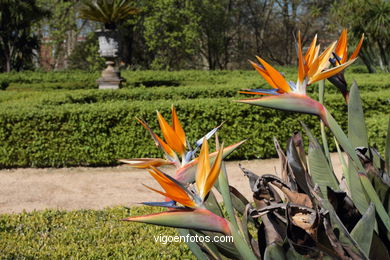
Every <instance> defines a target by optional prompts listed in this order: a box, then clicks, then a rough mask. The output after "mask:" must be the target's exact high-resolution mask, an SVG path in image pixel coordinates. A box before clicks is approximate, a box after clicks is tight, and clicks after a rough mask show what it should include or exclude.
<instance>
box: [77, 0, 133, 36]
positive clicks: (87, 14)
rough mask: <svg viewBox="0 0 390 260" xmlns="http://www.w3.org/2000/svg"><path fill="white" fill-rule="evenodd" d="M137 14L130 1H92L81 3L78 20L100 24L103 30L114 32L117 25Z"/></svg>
mask: <svg viewBox="0 0 390 260" xmlns="http://www.w3.org/2000/svg"><path fill="white" fill-rule="evenodd" d="M138 12H139V10H138V9H137V8H136V7H135V5H134V1H132V0H93V1H84V2H83V4H82V6H81V7H80V18H82V19H86V20H91V21H96V22H101V23H103V24H104V27H105V29H108V30H114V29H115V28H116V26H117V24H118V23H120V22H122V21H123V20H124V19H126V18H128V17H129V16H131V15H135V14H137V13H138Z"/></svg>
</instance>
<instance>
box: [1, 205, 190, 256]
mask: <svg viewBox="0 0 390 260" xmlns="http://www.w3.org/2000/svg"><path fill="white" fill-rule="evenodd" d="M150 212H151V210H150V209H149V208H146V207H132V208H124V207H118V208H110V209H105V210H98V211H95V210H78V211H68V212H66V211H58V210H46V211H39V212H36V211H34V212H31V213H26V212H24V213H19V214H2V215H0V251H1V257H2V258H5V259H15V258H17V259H20V258H39V259H41V258H51V259H59V258H74V257H76V258H85V259H91V258H115V259H125V258H159V259H172V258H186V259H194V257H193V255H192V254H191V252H190V250H189V249H188V247H187V246H186V245H185V244H184V243H167V244H162V243H156V242H155V238H154V236H159V235H167V236H169V235H171V236H174V235H176V232H175V231H174V230H171V229H168V228H163V227H156V226H154V227H153V226H149V227H143V226H139V225H137V224H130V225H129V223H125V222H122V221H118V220H120V219H122V218H125V217H127V216H129V215H138V214H147V213H150Z"/></svg>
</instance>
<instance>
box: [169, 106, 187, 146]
mask: <svg viewBox="0 0 390 260" xmlns="http://www.w3.org/2000/svg"><path fill="white" fill-rule="evenodd" d="M172 128H173V131H175V133H176V135H177V136H178V137H179V139H180V141H181V142H182V144H183V146H184V147H186V146H187V144H186V134H185V133H184V130H183V128H182V127H181V124H180V121H179V118H178V117H177V114H176V109H175V107H174V106H173V105H172Z"/></svg>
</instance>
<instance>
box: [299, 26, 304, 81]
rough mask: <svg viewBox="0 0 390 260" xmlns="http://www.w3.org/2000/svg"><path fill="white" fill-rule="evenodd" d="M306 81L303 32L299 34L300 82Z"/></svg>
mask: <svg viewBox="0 0 390 260" xmlns="http://www.w3.org/2000/svg"><path fill="white" fill-rule="evenodd" d="M304 79H305V66H304V63H303V56H302V42H301V31H299V32H298V81H299V82H301V83H302V82H303V80H304Z"/></svg>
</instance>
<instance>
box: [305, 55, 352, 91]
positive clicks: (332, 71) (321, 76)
mask: <svg viewBox="0 0 390 260" xmlns="http://www.w3.org/2000/svg"><path fill="white" fill-rule="evenodd" d="M355 60H356V59H353V60H349V61H347V62H346V63H344V64H341V65H339V66H337V67H334V68H331V69H329V70H326V71H324V72H322V73H319V74H317V75H316V76H314V77H313V78H311V79H310V81H309V83H308V84H309V85H310V84H312V83H314V82H316V81H319V80H322V79H327V78H329V77H332V76H333V75H336V74H337V73H339V72H341V71H343V70H345V68H346V67H348V66H349V65H351V64H352V63H353V62H354V61H355Z"/></svg>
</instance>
